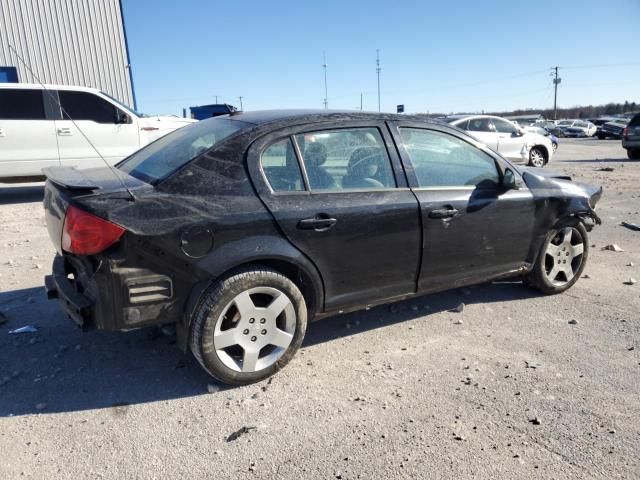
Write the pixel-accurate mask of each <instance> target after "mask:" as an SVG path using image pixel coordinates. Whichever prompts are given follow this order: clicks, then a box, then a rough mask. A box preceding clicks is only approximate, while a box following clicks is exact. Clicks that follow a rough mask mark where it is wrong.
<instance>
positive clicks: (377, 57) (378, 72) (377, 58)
mask: <svg viewBox="0 0 640 480" xmlns="http://www.w3.org/2000/svg"><path fill="white" fill-rule="evenodd" d="M380 70H381V69H380V49H377V50H376V73H377V74H378V112H379V111H380Z"/></svg>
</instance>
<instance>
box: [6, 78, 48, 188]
mask: <svg viewBox="0 0 640 480" xmlns="http://www.w3.org/2000/svg"><path fill="white" fill-rule="evenodd" d="M45 100H46V98H45V97H44V95H43V91H42V90H41V89H22V88H0V177H12V176H36V175H42V169H43V168H45V167H53V166H57V165H59V158H58V145H57V143H56V134H55V125H54V121H53V119H47V118H48V117H47V108H46V105H45Z"/></svg>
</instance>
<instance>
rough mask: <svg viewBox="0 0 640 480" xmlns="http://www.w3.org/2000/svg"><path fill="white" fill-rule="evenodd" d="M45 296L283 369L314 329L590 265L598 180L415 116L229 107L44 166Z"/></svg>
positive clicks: (228, 376)
mask: <svg viewBox="0 0 640 480" xmlns="http://www.w3.org/2000/svg"><path fill="white" fill-rule="evenodd" d="M46 174H47V178H48V180H47V183H46V187H45V197H44V208H45V211H46V222H47V227H48V230H49V234H50V236H51V239H52V241H53V243H54V245H55V247H56V249H57V252H58V254H57V256H56V258H55V261H54V266H53V274H52V275H50V276H48V277H47V278H46V288H47V292H48V295H49V298H57V299H58V300H59V301H60V303H61V305H62V307H63V309H64V310H65V312H66V313H67V314H68V315H69V316H70V317H71V319H73V320H74V321H75V322H76V323H78V324H79V325H81V326H82V327H84V328H91V327H95V328H99V329H104V330H130V329H136V328H140V327H146V326H152V325H160V324H175V326H176V329H177V336H178V343H179V345H180V346H181V347H182V348H183V349H184V350H187V349H190V350H191V351H192V352H193V354H194V355H195V357H196V358H197V359H198V361H199V362H200V364H201V365H202V366H203V367H204V368H205V370H206V371H207V372H209V373H210V374H211V375H213V376H214V377H215V378H217V379H218V380H220V381H222V382H225V383H228V384H246V383H251V382H255V381H258V380H261V379H264V378H266V377H268V376H269V375H272V374H273V373H275V372H277V371H278V370H279V369H281V368H283V367H284V366H285V365H286V364H287V362H289V360H291V358H292V357H293V355H294V353H295V352H296V350H297V349H298V348H299V347H300V345H301V343H302V341H303V338H304V335H305V331H306V329H307V323H308V322H309V321H311V320H315V319H319V318H322V317H325V316H328V315H332V314H336V313H342V312H347V311H354V310H359V309H363V308H367V307H370V306H373V305H378V304H382V303H387V302H393V301H397V300H401V299H405V298H408V297H412V296H416V295H423V294H426V293H432V292H437V291H442V290H446V289H450V288H455V287H462V286H465V285H472V284H477V283H481V282H487V281H490V280H492V279H497V278H506V277H517V278H522V279H524V283H526V284H528V285H530V286H532V287H534V288H536V289H538V290H540V291H542V292H544V293H547V294H555V293H560V292H563V291H564V290H566V289H568V288H570V287H571V286H572V285H573V284H574V283H575V282H576V281H577V280H578V279H579V277H580V275H581V273H582V271H583V269H584V268H585V263H586V261H587V254H588V251H589V242H588V240H587V232H588V231H590V230H591V229H592V228H593V227H594V225H595V224H597V223H600V220H599V218H598V216H597V214H596V213H595V211H594V208H595V205H596V203H597V202H598V200H599V198H600V196H601V194H602V189H601V188H600V187H593V186H589V185H582V184H578V183H574V182H572V181H571V179H570V178H568V177H565V176H562V175H553V174H551V173H549V172H546V171H540V170H539V169H536V170H529V169H527V168H521V167H515V166H514V165H512V164H510V163H509V162H508V161H507V160H505V159H504V158H502V157H501V156H500V155H499V154H497V153H496V152H494V151H492V150H491V149H489V148H487V147H486V146H484V145H483V144H481V143H479V142H478V141H477V140H475V139H474V138H473V137H471V136H469V135H468V134H467V133H465V132H464V131H461V130H459V129H457V128H455V127H451V126H450V125H447V124H444V123H440V122H437V121H428V120H424V119H423V118H420V117H411V116H399V115H386V114H373V113H361V112H358V113H352V112H331V111H264V112H245V113H241V112H240V113H233V114H231V115H227V116H223V117H217V118H212V119H208V120H205V121H202V122H199V123H195V124H192V125H189V126H186V127H184V128H181V129H179V130H176V131H175V132H173V133H170V134H169V135H167V136H165V137H163V138H161V139H159V140H157V141H156V142H154V143H152V144H150V145H148V146H146V147H144V148H143V149H142V150H140V151H138V152H136V153H134V154H133V155H131V156H130V157H129V158H127V159H126V160H124V161H123V162H121V163H120V164H118V165H117V166H116V167H115V168H106V167H105V168H102V169H89V170H76V169H72V168H63V167H62V168H51V169H48V170H46Z"/></svg>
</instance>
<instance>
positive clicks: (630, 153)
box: [627, 149, 640, 160]
mask: <svg viewBox="0 0 640 480" xmlns="http://www.w3.org/2000/svg"><path fill="white" fill-rule="evenodd" d="M627 157H629V160H640V150H631V149H629V150H627Z"/></svg>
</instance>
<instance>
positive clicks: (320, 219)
mask: <svg viewBox="0 0 640 480" xmlns="http://www.w3.org/2000/svg"><path fill="white" fill-rule="evenodd" d="M337 221H338V220H336V219H335V218H333V217H330V216H329V215H328V214H326V213H319V214H317V215H316V216H315V217H313V218H305V219H303V220H300V221H299V222H298V228H299V229H300V230H316V231H318V232H323V231H325V230H329V229H330V228H331V227H333V226H334V225H335V224H336V223H337Z"/></svg>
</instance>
